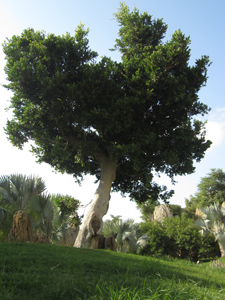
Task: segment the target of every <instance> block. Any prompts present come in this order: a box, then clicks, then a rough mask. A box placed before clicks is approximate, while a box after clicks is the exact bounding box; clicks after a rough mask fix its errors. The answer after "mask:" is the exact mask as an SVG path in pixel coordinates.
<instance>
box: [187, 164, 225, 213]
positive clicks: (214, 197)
mask: <svg viewBox="0 0 225 300" xmlns="http://www.w3.org/2000/svg"><path fill="white" fill-rule="evenodd" d="M223 202H225V173H224V172H223V170H222V169H211V171H210V172H209V173H208V174H207V176H205V177H202V178H201V181H200V183H199V184H198V191H197V193H196V194H195V195H194V196H191V198H190V200H189V201H187V203H189V206H191V205H192V206H195V207H200V208H203V207H209V206H211V205H214V204H215V203H217V204H219V205H221V204H222V203H223Z"/></svg>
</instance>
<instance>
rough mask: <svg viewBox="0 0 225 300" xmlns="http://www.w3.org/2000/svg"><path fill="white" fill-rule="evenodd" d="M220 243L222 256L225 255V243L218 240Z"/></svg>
mask: <svg viewBox="0 0 225 300" xmlns="http://www.w3.org/2000/svg"><path fill="white" fill-rule="evenodd" d="M218 244H219V247H220V253H221V257H225V247H224V243H222V242H221V241H220V240H218Z"/></svg>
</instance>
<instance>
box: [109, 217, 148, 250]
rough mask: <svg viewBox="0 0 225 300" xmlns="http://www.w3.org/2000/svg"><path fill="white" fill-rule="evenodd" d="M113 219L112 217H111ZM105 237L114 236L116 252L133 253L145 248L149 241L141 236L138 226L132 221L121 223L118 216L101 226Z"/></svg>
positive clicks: (144, 236) (146, 237) (145, 236)
mask: <svg viewBox="0 0 225 300" xmlns="http://www.w3.org/2000/svg"><path fill="white" fill-rule="evenodd" d="M112 217H113V216H112ZM103 234H104V235H105V236H114V238H115V239H116V243H117V251H118V252H128V251H129V252H132V253H135V252H136V251H137V250H138V248H139V249H140V248H141V247H143V246H145V245H146V243H147V241H148V240H149V238H148V236H147V235H143V236H142V235H141V230H140V225H139V224H137V223H134V220H133V219H128V220H125V221H123V220H122V219H120V216H117V217H113V219H112V220H111V221H110V220H107V221H106V222H105V223H104V225H103Z"/></svg>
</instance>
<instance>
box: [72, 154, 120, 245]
mask: <svg viewBox="0 0 225 300" xmlns="http://www.w3.org/2000/svg"><path fill="white" fill-rule="evenodd" d="M100 167H101V178H100V182H99V186H98V188H97V190H96V192H95V195H94V199H93V204H92V206H91V208H90V210H89V212H88V214H87V216H86V218H85V220H84V222H83V224H82V226H81V229H80V231H79V233H78V236H77V238H76V241H75V243H74V247H77V248H84V247H85V248H92V243H94V237H95V236H97V235H98V234H99V233H100V232H101V230H102V226H103V221H102V218H103V216H104V215H105V214H106V213H107V211H108V208H109V200H110V190H111V186H112V182H113V181H114V180H115V176H116V168H117V161H113V160H112V159H111V158H109V157H107V156H102V157H101V159H100Z"/></svg>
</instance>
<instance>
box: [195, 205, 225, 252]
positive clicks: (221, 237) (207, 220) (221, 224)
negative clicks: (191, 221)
mask: <svg viewBox="0 0 225 300" xmlns="http://www.w3.org/2000/svg"><path fill="white" fill-rule="evenodd" d="M201 211H202V212H203V213H204V216H203V217H202V218H201V219H198V220H197V221H196V222H195V225H196V226H199V227H201V228H202V233H204V232H205V231H210V232H211V233H212V234H213V235H214V236H215V238H216V240H218V242H219V245H220V250H221V254H222V256H224V255H225V208H223V207H222V206H221V205H220V204H218V203H214V205H211V206H209V207H206V208H202V209H201Z"/></svg>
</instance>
